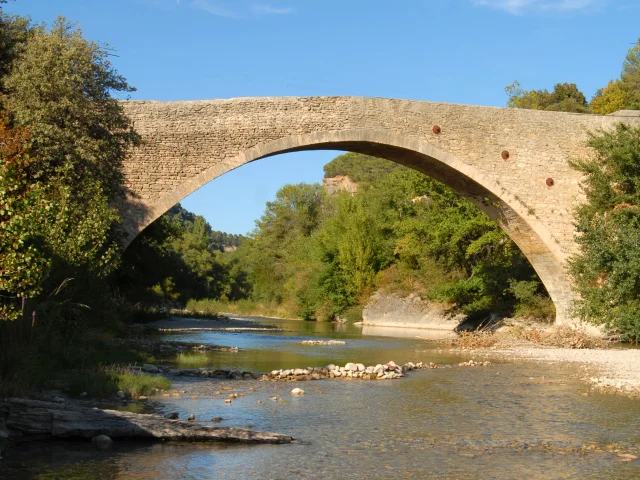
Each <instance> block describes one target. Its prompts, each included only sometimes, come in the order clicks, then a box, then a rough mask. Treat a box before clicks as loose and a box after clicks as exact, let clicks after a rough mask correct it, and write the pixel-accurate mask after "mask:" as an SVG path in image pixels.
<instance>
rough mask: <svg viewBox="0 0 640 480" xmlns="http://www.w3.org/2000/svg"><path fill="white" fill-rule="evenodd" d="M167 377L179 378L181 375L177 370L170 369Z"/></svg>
mask: <svg viewBox="0 0 640 480" xmlns="http://www.w3.org/2000/svg"><path fill="white" fill-rule="evenodd" d="M168 373H169V375H173V376H175V377H179V376H180V375H181V374H182V371H181V370H180V369H179V368H172V369H171V370H169V372H168Z"/></svg>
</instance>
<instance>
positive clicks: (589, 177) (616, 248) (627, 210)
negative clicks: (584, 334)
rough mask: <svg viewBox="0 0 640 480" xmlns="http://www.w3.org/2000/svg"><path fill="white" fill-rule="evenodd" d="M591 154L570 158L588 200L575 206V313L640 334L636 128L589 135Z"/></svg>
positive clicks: (639, 144) (631, 335)
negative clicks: (577, 250)
mask: <svg viewBox="0 0 640 480" xmlns="http://www.w3.org/2000/svg"><path fill="white" fill-rule="evenodd" d="M589 145H590V146H591V147H592V148H593V149H594V151H595V156H594V157H593V158H588V159H582V160H579V161H576V162H574V167H575V168H576V169H578V170H579V171H580V172H582V173H583V174H584V175H585V182H584V191H585V193H586V196H587V201H586V203H584V204H583V205H581V206H580V207H579V208H578V210H577V229H578V232H580V235H579V236H578V237H577V242H578V245H579V246H580V249H581V252H580V255H577V256H575V257H574V258H573V260H572V261H571V264H570V267H571V273H572V275H573V277H574V279H575V283H576V287H577V289H578V291H579V292H580V294H581V300H580V301H579V302H578V303H577V306H576V313H577V315H578V316H579V317H580V318H583V319H585V320H588V321H591V322H593V323H595V324H602V325H606V326H607V327H613V328H615V329H617V330H619V331H620V333H621V334H622V335H623V336H624V338H626V339H628V340H636V341H637V340H638V339H639V338H640V248H639V245H640V243H639V242H640V208H639V205H640V127H635V128H634V127H630V126H627V125H624V124H619V125H617V126H616V129H615V130H614V131H606V132H605V131H601V132H597V133H594V134H592V135H591V138H590V140H589Z"/></svg>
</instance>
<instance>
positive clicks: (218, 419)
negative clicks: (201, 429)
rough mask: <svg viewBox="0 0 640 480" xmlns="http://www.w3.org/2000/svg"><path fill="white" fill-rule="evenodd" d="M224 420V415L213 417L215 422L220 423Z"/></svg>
mask: <svg viewBox="0 0 640 480" xmlns="http://www.w3.org/2000/svg"><path fill="white" fill-rule="evenodd" d="M222 420H224V419H223V418H222V417H213V418H212V419H211V421H212V422H213V423H220V422H221V421H222Z"/></svg>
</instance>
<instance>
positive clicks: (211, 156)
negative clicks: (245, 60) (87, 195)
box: [122, 97, 640, 323]
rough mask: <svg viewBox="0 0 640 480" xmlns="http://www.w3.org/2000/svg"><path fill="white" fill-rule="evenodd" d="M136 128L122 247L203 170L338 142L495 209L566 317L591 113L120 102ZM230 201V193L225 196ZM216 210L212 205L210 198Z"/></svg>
mask: <svg viewBox="0 0 640 480" xmlns="http://www.w3.org/2000/svg"><path fill="white" fill-rule="evenodd" d="M123 107H124V109H125V112H126V114H127V115H128V116H129V117H130V118H131V119H132V121H133V123H134V126H135V129H136V130H137V131H138V133H139V134H140V135H141V137H142V142H141V145H140V146H139V147H137V148H136V149H135V150H133V151H132V152H131V153H130V155H129V157H128V159H127V160H126V161H125V164H124V171H125V178H126V184H127V187H128V189H129V190H130V192H131V193H130V198H129V199H128V201H127V202H126V204H125V205H123V207H122V213H123V221H124V226H125V229H126V231H127V235H128V237H127V240H126V243H127V245H128V244H129V243H130V242H131V241H132V240H133V238H135V236H136V235H137V234H138V233H140V232H141V231H142V230H143V229H144V228H145V227H147V226H148V225H149V224H150V223H151V222H153V221H154V220H155V219H157V218H158V217H160V216H161V215H162V214H163V213H165V212H166V211H167V210H168V209H169V208H171V207H172V206H173V205H175V204H176V203H178V202H179V201H180V200H182V199H183V198H184V197H186V196H187V195H189V194H190V193H192V192H194V191H195V190H197V189H198V188H200V187H201V186H203V185H205V184H206V183H208V182H210V181H211V180H213V179H214V178H216V177H218V176H220V175H222V174H224V173H226V172H228V171H230V170H233V169H234V168H237V167H239V166H241V165H244V164H245V163H248V162H251V161H254V160H257V159H260V158H265V157H268V156H271V155H276V154H279V153H284V152H294V151H300V150H319V149H323V150H347V151H353V152H358V153H364V154H368V155H374V156H377V157H382V158H386V159H388V160H392V161H394V162H398V163H401V164H403V165H407V166H409V167H412V168H415V169H416V170H419V171H420V172H423V173H425V174H427V175H429V176H431V177H433V178H435V179H437V180H440V181H442V182H443V183H445V184H447V185H448V186H450V187H452V188H453V189H454V190H456V191H457V192H459V193H460V194H462V195H464V196H465V197H467V198H469V199H471V200H472V201H473V202H474V203H475V204H476V205H477V206H478V207H480V208H481V209H482V210H484V211H485V212H487V213H488V214H489V216H490V217H491V218H493V219H495V220H496V221H497V222H498V223H499V224H500V226H501V227H502V228H503V229H504V231H505V232H506V233H507V234H508V235H509V236H510V237H511V238H512V239H513V240H514V241H515V243H516V244H517V245H518V246H519V247H520V249H521V250H522V252H523V253H524V254H525V255H526V256H527V258H528V259H529V261H530V262H531V264H532V265H533V267H534V268H535V270H536V271H537V273H538V275H539V276H540V278H541V280H542V281H543V283H544V285H545V286H546V288H547V291H548V292H549V294H550V296H551V298H552V300H553V301H554V303H555V305H556V320H557V322H558V323H561V322H566V321H569V312H568V310H569V307H570V303H571V300H572V299H573V298H574V293H573V291H572V287H571V282H570V279H569V278H568V276H567V274H566V272H565V268H564V265H565V262H566V260H567V258H568V257H569V256H570V255H571V254H572V253H573V252H575V250H576V244H575V242H574V226H573V218H572V211H573V208H574V207H575V205H576V204H577V203H578V202H579V201H580V200H581V198H582V194H581V191H580V187H579V182H580V176H579V175H578V173H577V172H575V171H574V170H573V169H572V168H571V167H570V165H569V159H571V158H575V157H579V156H584V155H588V154H589V152H588V151H587V147H586V145H585V140H586V138H587V132H589V131H594V130H597V129H600V128H604V129H609V128H611V127H612V126H613V124H614V123H615V122H620V121H624V122H629V123H640V118H639V117H634V116H632V115H631V114H628V115H625V112H619V114H614V115H608V116H600V115H584V114H572V113H561V112H544V111H536V110H520V109H506V108H494V107H478V106H469V105H452V104H445V103H431V102H420V101H408V100H393V99H382V98H361V97H312V98H296V97H266V98H235V99H229V100H206V101H182V102H153V101H128V102H124V103H123ZM230 201H234V200H233V199H230ZM220 208H224V205H220Z"/></svg>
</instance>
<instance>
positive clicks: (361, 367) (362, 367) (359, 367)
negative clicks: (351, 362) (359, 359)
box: [356, 363, 366, 372]
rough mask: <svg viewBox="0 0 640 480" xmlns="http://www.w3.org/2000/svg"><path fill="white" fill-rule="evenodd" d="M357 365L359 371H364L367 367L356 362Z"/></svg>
mask: <svg viewBox="0 0 640 480" xmlns="http://www.w3.org/2000/svg"><path fill="white" fill-rule="evenodd" d="M356 367H357V368H358V371H359V372H364V369H365V368H366V367H365V366H364V364H362V363H356Z"/></svg>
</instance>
